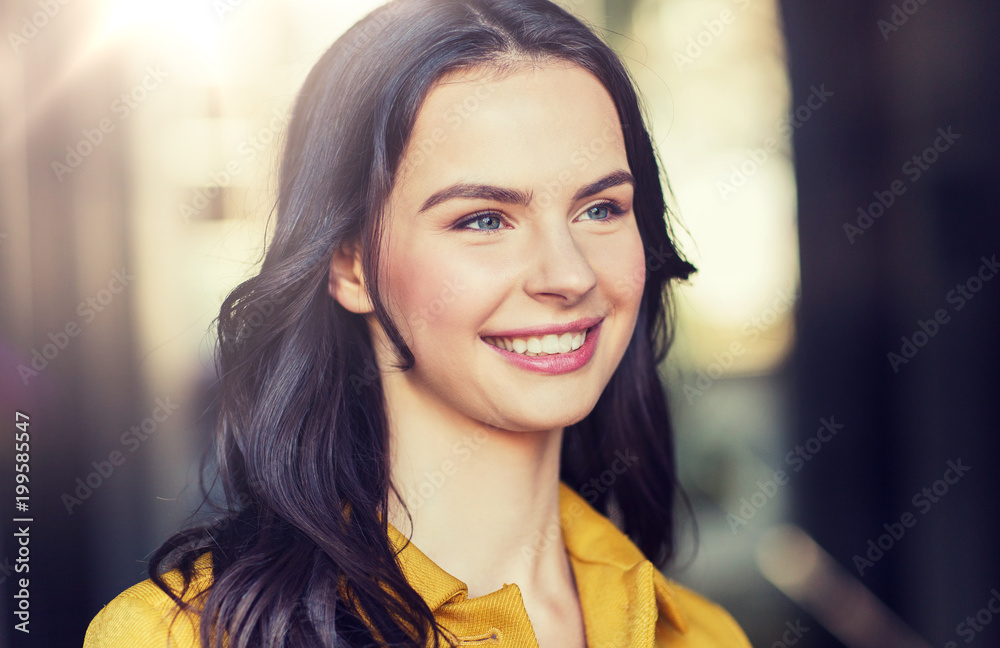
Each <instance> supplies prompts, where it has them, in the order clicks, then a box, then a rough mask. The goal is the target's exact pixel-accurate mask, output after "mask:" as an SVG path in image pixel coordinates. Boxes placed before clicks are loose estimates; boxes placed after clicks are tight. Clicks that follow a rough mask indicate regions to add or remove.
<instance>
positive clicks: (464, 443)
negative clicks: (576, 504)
mask: <svg viewBox="0 0 1000 648" xmlns="http://www.w3.org/2000/svg"><path fill="white" fill-rule="evenodd" d="M392 381H393V379H391V378H390V379H389V380H388V381H386V382H387V384H386V396H387V398H386V402H387V404H388V405H389V406H388V416H389V430H390V452H391V454H390V457H391V460H390V473H391V477H392V480H393V484H395V486H396V488H397V489H398V490H399V495H400V497H401V498H402V502H403V503H405V505H406V508H407V509H408V510H409V513H410V515H411V516H412V524H411V522H410V519H408V518H407V516H406V513H405V512H404V511H403V508H402V506H401V504H400V502H399V501H398V500H397V499H396V498H395V496H394V495H393V494H392V493H391V492H390V507H389V521H390V522H391V523H392V524H393V526H395V527H396V528H397V529H398V530H399V531H400V532H401V533H402V534H403V535H405V536H409V537H410V538H411V541H412V542H413V544H414V545H416V546H417V548H419V549H420V550H421V551H422V552H423V553H424V554H426V555H427V557H428V558H430V559H431V560H433V561H434V562H435V563H437V564H438V565H439V566H440V567H441V568H442V569H444V570H445V571H446V572H448V573H449V574H451V575H453V576H454V577H456V578H458V579H459V580H461V581H463V582H464V583H466V585H468V587H469V598H474V597H476V596H481V595H483V594H488V593H490V592H493V591H495V590H498V589H500V588H501V587H502V586H503V585H504V584H505V583H517V584H518V586H519V587H520V588H521V589H522V591H524V592H525V593H526V596H527V595H532V594H542V593H544V592H546V591H554V590H557V589H558V588H560V587H565V586H566V584H567V583H570V584H572V582H573V574H572V570H571V567H570V563H569V559H568V557H567V555H566V552H565V550H564V544H563V539H562V531H561V528H560V524H559V456H560V449H561V445H562V436H563V428H557V429H553V430H547V431H536V432H512V431H508V430H501V429H498V428H496V427H493V426H490V425H488V424H486V423H483V422H480V421H473V420H470V419H468V418H466V417H463V416H461V415H460V414H458V413H456V412H454V411H453V410H448V409H443V408H434V407H430V406H429V405H428V403H427V401H426V400H420V399H418V398H416V397H413V396H409V395H408V392H407V390H399V391H395V390H393V389H392V386H391V383H392ZM409 401H412V402H409ZM529 593H530V594H529Z"/></svg>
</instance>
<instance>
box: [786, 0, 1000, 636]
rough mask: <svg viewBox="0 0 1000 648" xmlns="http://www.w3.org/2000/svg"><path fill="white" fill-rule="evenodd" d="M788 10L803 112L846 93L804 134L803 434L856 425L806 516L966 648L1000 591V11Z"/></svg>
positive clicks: (811, 470)
mask: <svg viewBox="0 0 1000 648" xmlns="http://www.w3.org/2000/svg"><path fill="white" fill-rule="evenodd" d="M782 13H783V20H784V21H785V33H786V37H787V39H788V52H789V58H790V69H791V75H792V85H793V106H798V105H801V104H804V103H807V102H808V100H809V96H810V95H811V94H812V93H814V92H815V89H816V88H823V86H824V84H825V89H826V90H827V91H829V92H832V93H833V96H832V97H830V98H829V100H828V102H827V103H826V104H825V106H824V108H823V110H822V112H821V113H820V114H817V115H815V116H814V117H812V118H811V119H810V120H808V121H806V122H804V123H803V124H802V125H801V126H800V127H799V128H798V129H796V131H795V135H794V151H795V171H796V175H797V181H798V194H799V198H798V207H799V236H800V252H801V272H802V296H801V302H800V305H799V311H798V314H797V324H798V327H799V339H798V345H797V350H796V353H795V360H794V373H795V380H794V384H795V386H796V390H797V399H796V402H797V410H798V411H797V420H798V422H799V424H798V429H797V436H798V438H799V441H800V442H801V441H805V440H806V439H807V438H808V437H810V436H812V435H814V434H815V432H816V428H817V422H818V420H819V418H820V417H821V416H835V417H836V420H837V423H839V424H843V425H844V426H845V427H844V429H843V430H842V431H841V432H840V433H839V434H838V436H837V437H836V440H835V441H834V442H831V443H828V444H826V446H825V448H824V449H823V451H822V453H821V454H817V455H816V456H815V457H813V458H812V459H811V460H810V462H809V465H808V467H807V468H806V469H804V470H803V471H802V473H801V481H800V487H799V489H798V491H797V494H798V496H799V498H798V502H797V518H798V520H799V521H800V523H801V524H802V525H803V526H804V527H805V528H806V529H807V530H808V531H809V532H810V533H811V534H813V535H814V537H815V538H816V539H817V540H818V541H819V542H820V544H821V545H823V546H824V547H825V548H826V549H827V550H828V551H829V552H830V553H831V554H833V556H834V557H835V558H836V559H837V560H838V561H839V562H840V563H841V564H842V565H843V566H844V567H845V568H846V569H848V570H849V571H850V572H851V573H852V574H853V575H854V576H856V577H857V578H859V579H860V580H861V581H862V582H863V583H864V584H865V585H866V586H867V587H869V588H870V589H871V590H872V591H873V592H874V593H875V594H876V595H877V596H879V597H880V598H881V599H882V600H883V601H884V602H885V603H886V604H888V605H889V606H890V607H892V608H893V609H894V610H895V611H896V612H897V613H898V614H899V615H900V616H902V617H903V618H904V619H905V620H906V621H907V622H908V623H909V624H910V625H911V626H913V627H914V628H915V629H916V630H917V631H918V632H919V633H920V634H921V635H923V636H924V637H925V638H926V639H927V640H928V641H929V642H930V643H931V644H932V645H943V644H944V643H945V642H947V641H951V640H954V641H957V642H959V644H961V643H962V642H964V637H963V636H959V635H958V634H956V630H957V626H958V624H959V623H960V622H962V621H963V620H964V619H965V618H966V617H968V616H975V615H976V613H977V611H978V610H979V609H981V608H983V607H984V606H985V604H986V603H987V601H988V599H989V598H990V596H991V595H990V593H989V591H990V589H991V587H996V586H997V584H998V583H1000V564H998V563H1000V558H998V553H997V551H996V547H997V541H998V539H1000V529H998V522H997V516H996V515H995V513H994V511H993V508H994V505H995V503H996V502H997V497H998V495H1000V470H997V469H996V468H995V466H994V464H995V463H996V462H997V459H998V458H1000V457H998V433H1000V391H998V380H997V378H996V375H997V370H998V361H1000V344H998V342H997V331H998V330H1000V308H997V303H998V302H1000V268H993V267H992V264H993V261H992V260H991V258H992V259H995V258H996V256H995V255H998V254H1000V211H998V208H997V204H998V202H997V197H998V196H997V193H998V192H997V187H998V180H1000V173H998V171H997V162H996V151H997V144H998V143H1000V137H998V135H1000V132H998V131H1000V125H998V122H997V117H998V115H1000V91H998V88H1000V65H998V64H997V61H1000V51H998V50H1000V43H998V41H997V40H996V38H995V34H996V33H997V29H998V28H1000V6H998V5H995V4H990V3H979V2H968V1H966V2H950V3H944V2H936V1H935V0H920V1H918V0H908V1H906V2H895V3H890V2H876V3H871V2H862V1H860V0H848V1H846V2H843V1H842V2H782ZM949 133H951V134H949ZM963 291H964V292H965V293H967V295H963ZM890 354H893V355H890ZM959 459H961V461H962V463H963V465H968V466H971V470H969V471H968V472H963V474H961V476H960V477H959V473H958V472H955V470H954V469H952V470H951V472H948V471H949V465H957V464H956V462H958V460H959ZM948 462H953V463H952V464H949V463H948ZM960 472H962V471H960ZM948 480H951V481H953V482H954V483H950V484H949V483H947V481H948ZM925 488H928V489H930V490H929V491H927V492H925V491H924V490H923V489H925ZM935 488H936V489H937V491H936V492H935V490H934V489H935ZM904 515H909V516H912V517H907V518H906V521H912V522H913V523H912V525H910V526H903V527H900V526H896V525H898V524H900V523H901V519H902V518H903V516H904ZM886 525H888V526H886ZM892 530H895V532H896V535H897V536H900V537H893V535H892V533H891V531H892ZM886 534H889V536H888V537H885V536H886ZM870 540H871V541H873V543H874V544H875V546H878V543H879V542H880V540H881V543H882V547H883V548H879V549H876V550H872V549H871V547H870V546H869V545H868V542H869V541H870ZM869 551H871V554H870V555H869ZM864 561H868V562H864ZM987 635H990V636H989V637H987ZM982 636H983V638H982V639H979V641H982V642H983V643H984V645H986V644H989V643H990V642H991V641H992V642H993V643H996V642H997V641H1000V628H998V627H997V624H993V626H992V627H986V628H984V629H983V631H982ZM829 645H837V644H835V643H832V640H831V643H830V644H829Z"/></svg>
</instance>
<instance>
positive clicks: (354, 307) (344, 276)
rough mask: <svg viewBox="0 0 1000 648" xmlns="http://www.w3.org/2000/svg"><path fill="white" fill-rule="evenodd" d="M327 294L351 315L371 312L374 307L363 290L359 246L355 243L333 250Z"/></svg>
mask: <svg viewBox="0 0 1000 648" xmlns="http://www.w3.org/2000/svg"><path fill="white" fill-rule="evenodd" d="M327 292H329V293H330V296H331V297H333V298H334V299H336V300H337V301H338V302H340V305H341V306H343V307H344V308H346V309H347V310H349V311H351V312H352V313H370V312H372V310H373V308H374V307H373V306H372V302H371V299H370V298H369V297H368V290H367V289H366V288H365V277H364V271H363V269H362V266H361V246H360V245H359V244H358V243H357V242H355V243H353V244H351V243H344V244H343V245H341V246H340V247H338V248H337V249H336V250H334V252H333V257H332V258H331V259H330V278H329V281H328V283H327Z"/></svg>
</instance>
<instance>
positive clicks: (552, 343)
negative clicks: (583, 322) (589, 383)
mask: <svg viewBox="0 0 1000 648" xmlns="http://www.w3.org/2000/svg"><path fill="white" fill-rule="evenodd" d="M483 339H484V340H486V341H487V342H488V343H490V344H492V345H493V346H497V347H500V348H501V349H506V350H507V351H513V352H514V353H521V354H523V355H529V356H539V355H550V354H554V353H569V352H570V351H576V350H577V349H579V348H580V347H581V346H583V342H584V340H586V339H587V331H580V332H578V333H563V334H562V335H555V334H549V335H542V336H535V337H527V338H502V337H488V338H483Z"/></svg>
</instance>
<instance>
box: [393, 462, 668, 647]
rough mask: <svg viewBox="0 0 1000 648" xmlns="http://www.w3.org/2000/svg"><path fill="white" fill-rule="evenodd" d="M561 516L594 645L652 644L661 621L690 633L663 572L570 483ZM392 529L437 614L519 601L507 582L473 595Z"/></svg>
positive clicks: (407, 571)
mask: <svg viewBox="0 0 1000 648" xmlns="http://www.w3.org/2000/svg"><path fill="white" fill-rule="evenodd" d="M559 518H560V526H561V527H562V532H563V540H564V542H565V545H566V550H567V552H568V554H569V556H570V562H571V564H572V566H573V572H574V576H575V578H576V581H577V590H578V592H579V595H580V603H581V606H582V610H583V615H584V623H585V625H586V629H587V639H588V643H590V644H591V645H622V646H625V645H628V646H652V645H653V641H654V633H655V626H656V622H657V619H658V618H659V619H665V620H666V622H667V623H669V624H670V625H671V626H673V628H674V629H675V630H676V631H678V632H681V633H685V632H687V621H686V619H685V618H684V616H683V614H682V613H681V611H680V608H679V607H678V605H677V602H676V597H675V596H674V594H673V592H672V587H671V585H670V584H669V582H668V581H667V579H666V578H665V577H664V576H663V574H661V573H660V571H659V570H658V569H656V568H655V566H654V565H653V564H652V562H650V561H649V560H648V559H646V557H645V556H644V555H643V553H642V551H641V550H640V549H639V548H638V547H636V546H635V544H634V543H633V542H632V541H631V540H630V539H629V538H628V536H626V535H625V534H623V533H622V532H621V531H620V530H619V529H618V528H617V527H616V526H615V525H614V524H613V523H612V522H611V521H610V520H609V519H608V518H606V517H605V516H603V515H601V514H600V513H598V512H597V511H596V510H594V508H593V507H591V506H590V504H588V503H587V501H586V500H584V499H583V498H582V497H581V496H580V495H579V494H578V493H577V492H576V491H575V490H573V489H572V488H570V487H569V486H567V485H566V484H565V483H564V482H560V483H559ZM388 528H389V539H390V541H391V542H392V544H393V546H394V547H395V550H396V552H397V553H398V558H399V563H400V567H401V568H402V570H403V573H404V575H405V576H406V579H407V581H408V582H409V583H410V584H411V585H412V586H413V588H414V589H415V590H416V591H417V592H418V593H419V594H420V595H421V596H422V597H423V599H424V600H425V601H426V602H427V605H428V606H429V607H430V609H431V611H432V612H434V613H435V615H437V614H438V613H439V611H440V612H442V613H443V612H447V613H448V614H447V616H449V617H452V618H455V617H460V616H461V614H462V607H463V606H467V607H468V611H469V612H472V611H473V609H472V606H471V605H470V604H473V603H475V602H477V601H479V600H480V599H487V598H493V597H496V598H497V599H498V600H500V597H502V596H504V595H508V596H514V597H516V598H517V599H520V591H519V590H518V588H517V585H514V584H509V585H508V584H505V585H504V587H503V588H502V589H501V590H498V591H497V592H493V593H491V594H487V595H485V596H483V597H477V598H476V599H472V600H469V599H468V592H469V589H468V586H467V585H466V584H465V583H464V582H462V581H461V580H459V579H457V578H455V577H454V576H452V575H451V574H449V573H448V572H446V571H445V570H444V569H442V568H441V567H439V566H438V565H437V564H436V563H434V561H432V560H431V559H430V558H428V557H427V556H426V555H425V554H424V553H423V552H422V551H420V549H418V548H417V547H416V546H415V545H414V544H413V543H410V542H407V538H406V537H405V536H403V535H402V534H401V533H400V532H399V530H398V529H396V528H395V527H394V526H393V525H392V524H389V525H388ZM404 545H405V546H404ZM503 600H504V601H505V602H506V599H503ZM622 601H625V603H624V604H623V603H622ZM483 603H485V601H483ZM480 610H481V605H477V606H476V607H475V612H477V613H478V612H480ZM517 616H518V617H520V615H517ZM529 625H530V624H529Z"/></svg>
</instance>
